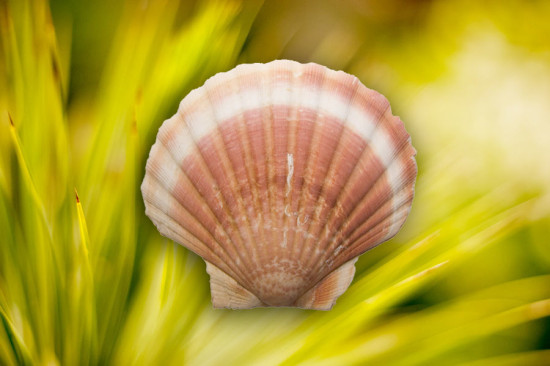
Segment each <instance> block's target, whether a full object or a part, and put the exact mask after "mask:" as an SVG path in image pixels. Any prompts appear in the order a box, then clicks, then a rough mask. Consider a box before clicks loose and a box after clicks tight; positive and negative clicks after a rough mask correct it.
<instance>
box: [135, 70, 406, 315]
mask: <svg viewBox="0 0 550 366" xmlns="http://www.w3.org/2000/svg"><path fill="white" fill-rule="evenodd" d="M415 153H416V152H415V150H414V148H413V147H412V145H411V142H410V137H409V135H408V133H407V132H406V130H405V128H404V126H403V123H402V122H401V120H400V119H399V118H398V117H394V116H393V115H392V113H391V109H390V105H389V103H388V101H387V100H386V98H384V96H382V95H381V94H379V93H378V92H376V91H374V90H371V89H368V88H366V87H365V86H364V85H363V84H361V82H360V81H359V80H358V79H357V78H356V77H354V76H352V75H349V74H346V73H344V72H342V71H333V70H330V69H328V68H326V67H324V66H320V65H317V64H314V63H309V64H300V63H297V62H294V61H288V60H277V61H273V62H270V63H267V64H244V65H239V66H237V67H236V68H234V69H233V70H231V71H228V72H225V73H219V74H217V75H215V76H213V77H211V78H210V79H209V80H208V81H206V83H205V84H204V85H203V86H202V87H200V88H198V89H195V90H193V91H192V92H191V93H190V94H189V95H187V96H186V97H185V98H184V99H183V101H182V102H181V104H180V106H179V109H178V112H177V113H176V114H175V115H174V116H173V117H172V118H170V119H168V120H166V121H165V122H164V123H163V125H162V126H161V128H160V130H159V132H158V135H157V140H156V142H155V144H154V145H153V147H152V149H151V152H150V155H149V159H148V161H147V166H146V174H145V178H144V181H143V184H142V187H141V189H142V193H143V197H144V200H145V207H146V214H147V215H148V216H149V217H150V218H151V220H152V221H153V223H154V224H155V225H156V227H157V228H158V230H159V231H160V233H161V234H162V235H164V236H166V237H168V238H170V239H172V240H174V241H176V242H178V243H180V244H182V245H183V246H185V247H186V248H188V249H190V250H192V251H193V252H195V253H197V254H198V255H199V256H201V257H202V258H203V259H204V260H205V261H206V265H207V267H206V269H207V272H208V273H209V275H210V287H211V293H212V303H213V305H214V307H217V308H220V307H226V308H233V309H244V308H252V307H258V306H292V307H300V308H308V309H318V310H329V309H331V308H332V306H333V305H334V303H335V301H336V299H337V298H338V297H339V296H340V295H341V294H342V293H343V292H344V291H345V290H346V289H347V288H348V286H349V285H350V283H351V281H352V279H353V276H354V274H355V266H354V264H355V262H356V260H357V257H358V256H359V255H360V254H362V253H364V252H365V251H367V250H369V249H371V248H373V247H374V246H376V245H377V244H379V243H382V242H383V241H386V240H388V239H389V238H391V237H393V236H394V235H395V234H396V233H397V232H398V230H399V229H400V227H401V226H402V225H403V223H404V221H405V219H406V217H407V215H408V213H409V211H410V208H411V203H412V199H413V195H414V182H415V179H416V174H417V167H416V161H415V159H414V156H415Z"/></svg>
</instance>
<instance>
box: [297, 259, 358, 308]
mask: <svg viewBox="0 0 550 366" xmlns="http://www.w3.org/2000/svg"><path fill="white" fill-rule="evenodd" d="M355 262H357V257H355V258H353V259H352V260H350V261H348V262H346V263H344V264H342V265H341V266H340V267H339V268H338V269H336V270H335V271H333V272H331V273H330V274H329V275H328V276H326V277H325V278H324V279H323V280H321V282H319V283H318V284H317V285H315V287H313V288H312V289H310V290H309V291H308V292H306V293H305V294H304V295H302V296H301V297H300V298H299V299H298V300H296V302H295V304H294V305H295V306H297V307H300V308H303V309H314V310H330V309H332V307H333V306H334V303H335V302H336V299H338V297H339V296H340V295H342V294H343V293H344V292H345V291H346V290H347V288H348V287H349V285H350V283H351V281H352V280H353V276H354V275H355Z"/></svg>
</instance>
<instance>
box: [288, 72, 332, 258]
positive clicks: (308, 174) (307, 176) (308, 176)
mask: <svg viewBox="0 0 550 366" xmlns="http://www.w3.org/2000/svg"><path fill="white" fill-rule="evenodd" d="M308 65H310V64H308ZM321 70H323V72H322V81H321V83H320V87H319V88H318V89H317V90H318V91H317V94H316V103H315V105H316V106H317V108H318V107H319V105H320V102H321V95H322V92H321V91H322V90H323V87H324V85H325V83H326V81H327V77H326V70H327V69H326V68H325V67H322V68H321ZM304 71H305V72H307V67H306V68H305V70H304ZM319 117H320V116H319V114H316V115H315V120H314V121H313V126H314V127H313V131H312V134H311V142H310V144H309V147H308V153H307V158H306V162H305V171H304V183H303V185H302V192H301V195H300V200H299V202H298V213H299V215H302V216H304V217H305V216H307V217H310V218H311V217H312V215H310V214H308V213H307V212H305V210H306V209H305V208H304V207H303V205H304V204H305V202H306V201H307V197H306V195H307V193H308V192H309V189H308V188H309V185H310V184H312V183H313V178H312V171H314V170H315V169H314V168H313V167H312V164H313V163H312V162H311V157H312V155H313V154H312V153H311V151H312V150H313V149H314V148H315V147H316V146H317V145H316V144H315V142H316V140H315V139H316V138H317V139H318V140H319V137H318V135H319V133H320V132H319V129H320V127H321V126H320V124H319V123H318V120H319ZM318 143H319V142H318V141H317V144H318ZM308 182H309V184H308ZM302 211H304V212H302ZM308 221H309V222H308V223H307V224H308V228H309V225H311V221H312V220H311V219H310V220H308ZM306 231H307V230H306ZM299 240H303V239H300V237H299V236H295V240H294V243H293V245H292V248H293V249H294V247H296V244H297V243H296V242H297V241H299ZM304 247H305V246H304V245H301V246H299V248H298V253H296V255H295V256H294V255H293V257H294V258H298V261H299V262H301V261H302V256H303V255H304ZM293 251H294V250H293Z"/></svg>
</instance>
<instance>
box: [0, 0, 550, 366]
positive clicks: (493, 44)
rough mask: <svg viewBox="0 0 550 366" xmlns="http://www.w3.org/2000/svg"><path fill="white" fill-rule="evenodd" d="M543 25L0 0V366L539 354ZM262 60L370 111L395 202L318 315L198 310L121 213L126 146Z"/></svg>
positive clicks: (549, 209) (179, 278)
mask: <svg viewBox="0 0 550 366" xmlns="http://www.w3.org/2000/svg"><path fill="white" fill-rule="evenodd" d="M549 20H550V2H549V1H544V0H540V1H535V0H532V1H519V0H515V1H514V0H510V1H496V0H494V1H483V2H482V1H474V0H447V1H444V0H439V1H436V0H433V1H430V0H415V1H406V0H389V1H373V0H371V1H359V0H357V1H337V0H324V1H313V0H310V1H290V0H284V1H269V2H268V1H266V2H256V1H246V2H245V1H242V2H240V1H228V2H223V1H183V0H182V1H176V0H160V1H153V0H139V1H130V0H129V1H119V2H113V1H108V0H97V1H93V2H92V1H90V2H82V1H76V0H52V1H51V2H49V3H48V2H46V1H39V0H0V32H1V34H0V36H1V37H0V42H1V43H0V44H1V48H0V52H1V57H0V364H48V365H56V364H64V365H85V364H122V365H130V364H136V365H166V364H190V365H210V364H212V365H216V364H217V365H220V364H223V365H248V364H250V365H275V364H285V365H294V364H303V365H309V364H311V365H363V364H384V365H386V364H392V365H434V364H437V365H458V364H460V365H462V364H467V365H546V364H550V320H549V315H550V243H549V241H550V239H549V237H550V118H549V116H550V43H549V40H550V21H549ZM278 58H288V59H293V60H296V61H300V62H309V61H313V62H317V63H320V64H324V65H326V66H328V67H330V68H333V69H341V70H345V71H347V72H349V73H352V74H355V75H356V76H358V77H359V78H360V79H361V81H362V82H363V83H364V84H365V85H366V86H368V87H370V88H373V89H376V90H378V91H380V92H381V93H382V94H384V95H385V96H386V97H387V98H388V99H389V100H390V103H391V104H392V110H393V112H394V114H396V115H399V116H400V117H401V119H402V120H403V121H404V123H405V126H406V128H407V130H408V131H409V133H410V134H411V136H412V141H413V145H414V146H415V147H416V149H417V150H418V154H417V161H418V167H419V175H418V180H417V185H416V187H417V188H416V197H415V200H414V202H413V208H412V211H411V215H410V217H409V219H408V220H407V222H406V223H405V226H404V227H403V230H402V231H401V232H400V233H399V234H398V236H396V237H395V238H394V239H392V240H391V241H389V242H387V243H385V244H383V245H381V246H379V247H377V248H375V249H373V250H372V251H370V252H368V253H366V254H364V255H363V256H362V257H361V258H360V260H359V262H358V263H357V274H356V276H355V280H354V282H353V283H352V286H351V287H350V289H349V290H348V291H347V292H346V293H345V294H344V295H343V296H342V297H341V298H340V299H339V300H338V302H337V303H336V305H335V307H334V308H333V310H331V311H329V312H315V311H305V310H300V309H254V310H248V311H231V310H213V309H212V306H211V304H210V294H209V284H208V276H207V275H206V273H205V265H204V262H203V261H202V260H201V259H200V258H198V257H197V256H195V255H194V254H192V253H189V252H188V251H187V250H185V249H184V248H183V247H181V246H179V245H177V244H174V243H172V242H170V241H169V240H167V239H165V238H163V237H161V236H160V235H159V234H158V232H157V230H156V229H155V228H154V226H153V225H152V224H151V222H150V221H149V220H148V219H147V218H146V216H145V214H144V207H143V202H142V198H141V193H140V191H139V186H140V184H141V180H142V178H143V175H144V166H145V159H146V157H147V155H148V152H149V149H150V147H151V145H152V143H153V142H154V139H155V135H156V131H157V130H158V128H159V127H160V125H161V123H162V121H163V120H164V119H166V118H168V117H170V116H171V115H173V114H174V113H175V111H176V109H177V105H178V102H179V101H180V100H181V99H182V98H183V97H184V96H185V95H186V94H187V93H188V92H189V91H190V90H191V89H193V88H196V87H198V86H200V85H202V83H204V81H205V80H206V79H207V78H208V77H210V76H212V75H213V74H215V73H216V72H220V71H226V70H229V69H231V68H233V67H234V66H235V65H236V64H239V63H246V62H267V61H270V60H273V59H278ZM10 119H11V121H12V123H10ZM75 190H76V191H78V197H79V199H77V196H76V195H75Z"/></svg>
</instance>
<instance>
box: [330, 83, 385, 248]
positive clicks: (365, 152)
mask: <svg viewBox="0 0 550 366" xmlns="http://www.w3.org/2000/svg"><path fill="white" fill-rule="evenodd" d="M364 88H365V89H368V88H366V87H364ZM368 90H369V91H371V90H370V89H368ZM387 108H389V107H387ZM387 108H386V109H385V111H386V110H387ZM385 111H384V113H385ZM381 116H383V114H382V115H381ZM381 120H382V118H381V117H380V118H377V119H376V125H375V127H374V129H373V130H372V132H371V136H370V137H371V138H372V136H375V134H376V131H377V130H378V129H379V128H380V126H381V125H382V123H380V122H381ZM362 138H363V140H364V141H365V142H366V144H367V145H366V147H365V149H364V150H363V152H362V154H361V156H360V158H359V160H358V161H362V160H363V159H364V158H365V157H366V156H368V155H369V154H371V155H372V156H373V157H376V158H377V160H379V161H380V162H381V158H380V157H379V156H378V155H377V154H376V152H375V151H374V150H373V149H372V147H371V141H370V139H369V140H365V138H364V137H362ZM392 164H393V161H392ZM359 166H360V164H357V165H356V166H355V168H354V170H353V172H352V173H351V174H350V179H347V180H346V184H345V185H344V186H343V187H342V188H341V190H340V193H339V195H338V198H337V200H336V202H339V201H340V198H341V197H342V195H343V194H344V193H346V192H347V187H349V186H350V184H352V183H356V181H355V179H353V176H354V175H355V174H359V173H358V170H357V168H358V167H359ZM386 171H387V167H386V166H384V170H382V171H381V173H380V174H379V175H378V176H377V177H376V179H375V180H374V181H373V182H372V184H371V186H370V187H371V188H372V187H374V186H376V185H377V184H379V182H380V180H381V179H383V178H384V177H385V173H386ZM370 191H371V189H368V190H366V191H365V194H364V195H363V196H362V197H361V198H360V199H359V198H358V197H356V199H355V200H354V204H353V206H352V207H351V209H350V210H349V211H348V213H347V214H346V215H343V216H342V218H343V220H342V221H341V222H340V224H339V225H338V226H336V227H335V228H333V229H332V231H333V232H336V233H339V232H342V228H343V227H344V225H345V223H346V222H348V221H349V220H350V219H351V218H352V217H353V214H354V213H355V211H356V209H357V207H359V206H361V202H362V201H363V199H364V198H365V197H366V196H368V194H369V192H370ZM390 198H391V197H390ZM334 215H335V211H333V212H332V213H331V216H334ZM332 218H333V217H329V221H330V220H331V219H332ZM332 245H334V241H333V244H332ZM327 249H328V250H330V249H331V246H330V245H329V247H328V248H327Z"/></svg>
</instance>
